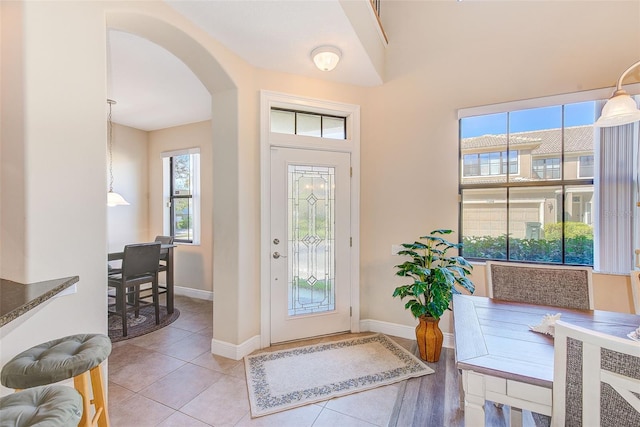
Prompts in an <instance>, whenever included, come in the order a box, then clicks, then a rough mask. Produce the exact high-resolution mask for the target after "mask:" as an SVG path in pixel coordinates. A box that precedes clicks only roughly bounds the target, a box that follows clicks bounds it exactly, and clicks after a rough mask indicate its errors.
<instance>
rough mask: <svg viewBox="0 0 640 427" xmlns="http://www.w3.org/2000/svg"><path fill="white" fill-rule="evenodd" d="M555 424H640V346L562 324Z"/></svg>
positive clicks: (623, 426) (556, 351)
mask: <svg viewBox="0 0 640 427" xmlns="http://www.w3.org/2000/svg"><path fill="white" fill-rule="evenodd" d="M551 425H552V426H562V427H564V426H567V427H573V426H603V427H604V426H616V427H637V426H640V344H639V343H637V342H635V341H632V340H630V339H624V338H618V337H614V336H611V335H606V334H602V333H599V332H595V331H591V330H588V329H585V328H581V327H579V326H575V325H571V324H568V323H566V322H563V321H558V322H556V326H555V339H554V373H553V410H552V417H551Z"/></svg>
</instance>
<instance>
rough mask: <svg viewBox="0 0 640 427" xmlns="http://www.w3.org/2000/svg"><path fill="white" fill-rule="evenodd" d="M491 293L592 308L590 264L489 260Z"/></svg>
mask: <svg viewBox="0 0 640 427" xmlns="http://www.w3.org/2000/svg"><path fill="white" fill-rule="evenodd" d="M486 278H487V288H488V291H489V297H490V298H495V299H501V300H506V301H513V302H526V303H528V304H537V305H550V306H555V307H564V308H576V309H583V310H593V282H592V269H591V267H570V266H564V265H557V266H556V265H546V264H545V265H542V264H525V263H515V262H501V261H487V263H486Z"/></svg>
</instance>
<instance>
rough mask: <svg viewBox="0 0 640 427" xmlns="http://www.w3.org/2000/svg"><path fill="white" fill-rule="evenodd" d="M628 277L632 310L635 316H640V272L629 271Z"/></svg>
mask: <svg viewBox="0 0 640 427" xmlns="http://www.w3.org/2000/svg"><path fill="white" fill-rule="evenodd" d="M630 276H631V296H632V297H633V310H634V313H635V314H640V270H631V274H630Z"/></svg>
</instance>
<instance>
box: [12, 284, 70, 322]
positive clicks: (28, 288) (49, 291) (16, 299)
mask: <svg viewBox="0 0 640 427" xmlns="http://www.w3.org/2000/svg"><path fill="white" fill-rule="evenodd" d="M78 280H79V278H78V276H72V277H64V278H61V279H53V280H45V281H43V282H36V283H28V284H27V283H18V282H13V281H11V280H6V279H1V278H0V326H3V325H6V324H7V323H9V322H11V321H12V320H15V319H17V318H18V317H20V316H22V315H23V314H25V313H26V312H28V311H29V310H32V309H33V308H35V307H37V306H38V305H40V304H42V303H43V302H45V301H46V300H48V299H50V298H52V297H54V296H55V295H57V294H58V293H60V292H62V291H63V290H65V289H67V288H68V287H69V286H71V285H73V284H74V283H76V282H77V281H78Z"/></svg>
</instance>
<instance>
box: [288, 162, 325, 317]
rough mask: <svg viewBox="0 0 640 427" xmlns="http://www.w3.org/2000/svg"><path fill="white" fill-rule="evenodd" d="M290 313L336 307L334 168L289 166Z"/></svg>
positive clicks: (323, 310) (319, 310)
mask: <svg viewBox="0 0 640 427" xmlns="http://www.w3.org/2000/svg"><path fill="white" fill-rule="evenodd" d="M287 178H288V183H287V186H288V193H289V197H288V199H289V200H288V210H289V212H288V217H289V230H288V234H289V236H288V239H287V240H288V242H289V268H290V271H289V275H288V276H289V278H290V281H289V290H288V301H289V303H288V304H289V306H288V312H289V316H299V315H305V314H313V313H321V312H326V311H333V310H335V289H334V286H333V282H334V280H335V251H334V217H335V212H334V207H335V206H334V205H335V199H334V190H335V168H334V167H327V166H305V165H289V166H288V176H287Z"/></svg>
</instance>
